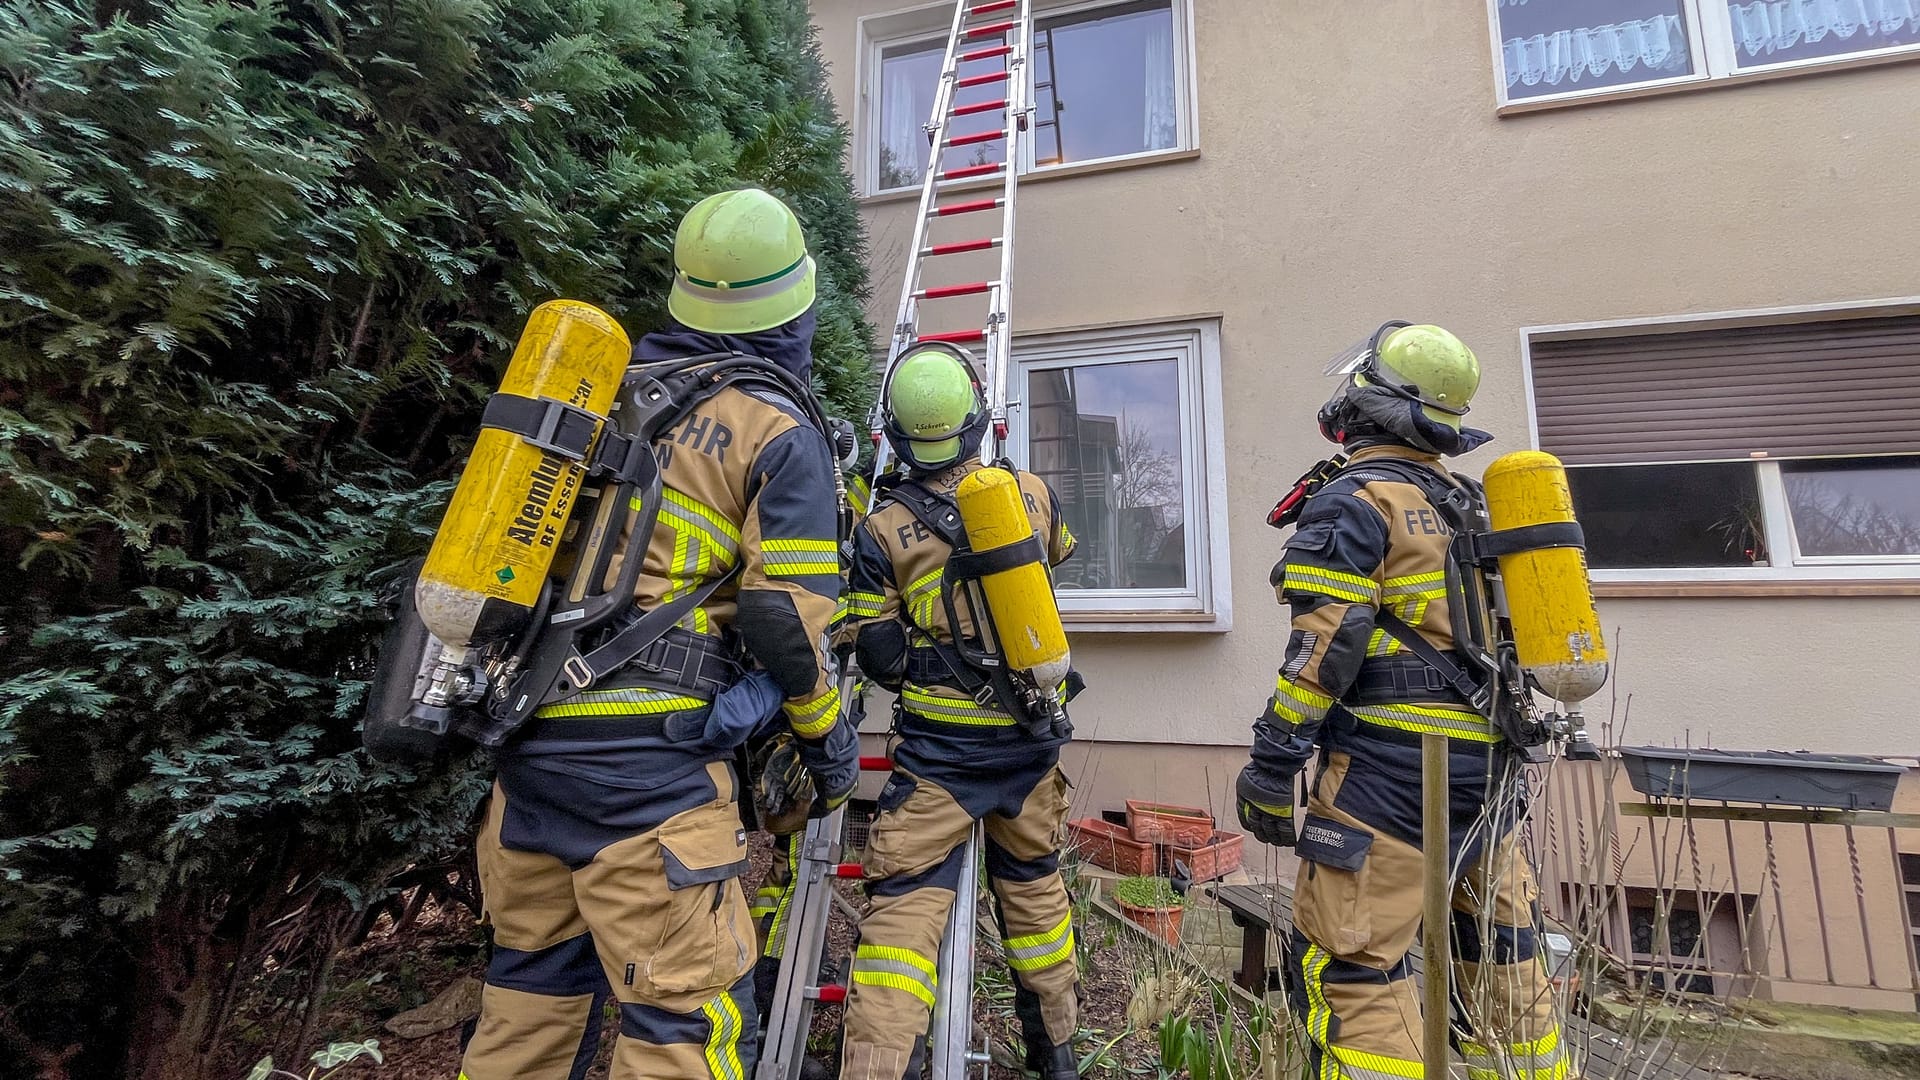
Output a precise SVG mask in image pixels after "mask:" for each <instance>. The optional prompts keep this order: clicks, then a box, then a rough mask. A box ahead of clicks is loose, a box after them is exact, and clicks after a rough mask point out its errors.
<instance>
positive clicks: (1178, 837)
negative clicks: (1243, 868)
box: [1069, 799, 1246, 882]
mask: <svg viewBox="0 0 1920 1080" xmlns="http://www.w3.org/2000/svg"><path fill="white" fill-rule="evenodd" d="M1069 829H1070V830H1071V832H1072V843H1073V847H1074V850H1076V851H1078V852H1079V853H1080V855H1081V857H1082V858H1084V859H1086V860H1087V861H1089V862H1091V863H1093V865H1095V866H1099V867H1103V868H1105V869H1107V870H1112V871H1114V872H1115V873H1119V874H1126V875H1136V874H1137V875H1141V876H1147V877H1152V876H1167V875H1170V874H1171V873H1172V872H1173V864H1174V863H1175V862H1176V861H1178V862H1180V863H1183V864H1184V865H1185V866H1186V867H1187V872H1188V874H1189V875H1191V877H1192V879H1193V880H1194V881H1195V882H1201V881H1214V880H1217V879H1219V878H1223V877H1226V876H1227V875H1228V874H1230V873H1232V872H1233V871H1235V870H1237V869H1239V868H1240V862H1241V859H1242V857H1243V848H1242V845H1243V844H1244V843H1245V842H1246V838H1245V837H1243V836H1241V835H1240V834H1239V833H1232V832H1222V831H1220V830H1218V829H1216V828H1214V820H1213V815H1212V814H1209V813H1208V812H1207V811H1206V810H1204V809H1202V808H1200V807H1197V806H1175V805H1172V804H1169V803H1152V802H1142V801H1139V800H1136V799H1128V800H1127V812H1126V824H1125V825H1124V826H1123V825H1120V824H1117V823H1115V822H1111V821H1103V820H1101V819H1099V818H1082V819H1080V820H1079V821H1075V822H1073V823H1072V824H1071V825H1070V826H1069Z"/></svg>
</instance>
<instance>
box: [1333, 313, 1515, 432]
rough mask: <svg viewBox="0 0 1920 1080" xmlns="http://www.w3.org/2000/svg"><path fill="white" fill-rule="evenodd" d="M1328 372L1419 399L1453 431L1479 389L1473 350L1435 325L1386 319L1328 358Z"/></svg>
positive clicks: (1437, 420)
mask: <svg viewBox="0 0 1920 1080" xmlns="http://www.w3.org/2000/svg"><path fill="white" fill-rule="evenodd" d="M1327 374H1329V375H1348V376H1351V377H1352V385H1353V386H1355V387H1367V386H1377V387H1380V388H1381V389H1383V390H1385V391H1387V392H1389V393H1391V394H1394V395H1396V396H1398V397H1402V398H1406V399H1408V400H1410V401H1416V402H1419V404H1420V411H1421V412H1423V413H1425V414H1426V415H1427V417H1428V418H1429V419H1431V420H1433V421H1434V422H1435V423H1439V424H1445V425H1446V426H1447V427H1450V428H1452V429H1453V430H1455V431H1459V430H1460V418H1461V417H1462V416H1465V415H1466V413H1467V408H1468V406H1469V404H1470V403H1471V402H1472V401H1473V395H1474V393H1475V391H1477V390H1479V389H1480V360H1479V358H1478V357H1476V356H1474V355H1473V350H1472V349H1469V348H1467V343H1466V342H1464V341H1461V340H1460V339H1459V338H1457V337H1455V336H1454V335H1453V334H1452V333H1451V332H1449V331H1447V330H1445V329H1442V328H1441V327H1438V326H1433V325H1431V324H1422V325H1414V324H1412V323H1404V322H1390V323H1387V324H1385V325H1383V326H1381V327H1380V329H1378V330H1376V331H1374V333H1373V336H1371V337H1369V338H1367V339H1366V340H1365V341H1361V342H1358V343H1356V344H1355V345H1354V346H1353V347H1351V348H1349V349H1347V350H1346V351H1345V352H1342V353H1341V354H1340V355H1338V356H1336V357H1334V358H1333V359H1332V360H1331V361H1329V362H1328V364H1327Z"/></svg>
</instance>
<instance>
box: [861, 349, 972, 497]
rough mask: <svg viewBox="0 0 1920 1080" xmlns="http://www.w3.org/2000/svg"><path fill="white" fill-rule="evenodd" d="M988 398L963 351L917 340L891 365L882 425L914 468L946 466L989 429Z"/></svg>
mask: <svg viewBox="0 0 1920 1080" xmlns="http://www.w3.org/2000/svg"><path fill="white" fill-rule="evenodd" d="M986 414H987V409H986V402H985V400H984V399H983V398H982V397H981V394H980V384H979V382H978V381H977V380H976V379H975V378H974V375H973V364H972V361H971V358H970V357H968V356H967V354H966V352H965V350H963V349H961V348H960V347H959V346H957V345H950V344H947V343H946V342H941V341H926V342H919V343H917V344H915V345H913V346H911V347H910V348H908V349H907V351H906V352H905V353H903V354H902V355H901V357H900V362H899V363H897V364H895V365H894V367H893V374H892V375H890V376H889V377H888V378H887V385H886V387H885V389H883V390H882V391H881V426H882V430H884V431H885V432H886V434H887V441H888V442H890V443H891V444H893V452H894V453H896V454H898V455H900V460H902V461H904V462H906V463H907V465H908V466H909V467H910V468H913V469H917V470H920V471H927V470H932V469H940V468H945V467H946V466H948V465H951V464H953V463H954V462H956V461H958V460H960V458H961V456H962V455H964V454H966V453H967V452H968V451H970V450H972V449H973V448H974V446H975V445H977V444H978V443H979V441H980V436H981V435H984V434H985V433H986V423H987V415H986Z"/></svg>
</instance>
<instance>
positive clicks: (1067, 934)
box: [1006, 912, 1073, 971]
mask: <svg viewBox="0 0 1920 1080" xmlns="http://www.w3.org/2000/svg"><path fill="white" fill-rule="evenodd" d="M1006 945H1007V966H1008V967H1010V968H1012V969H1013V970H1015V971H1039V970H1040V969H1041V968H1047V967H1052V966H1053V965H1055V964H1057V963H1059V962H1060V961H1062V960H1065V959H1066V958H1067V957H1069V956H1072V955H1073V913H1072V912H1068V913H1067V916H1066V917H1065V918H1063V919H1061V920H1060V925H1058V926H1056V927H1054V928H1053V929H1051V930H1047V931H1044V932H1042V933H1038V934H1028V935H1026V936H1024V937H1014V938H1008V939H1007V942H1006Z"/></svg>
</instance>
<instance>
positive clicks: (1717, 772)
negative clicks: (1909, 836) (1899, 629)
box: [1620, 746, 1907, 810]
mask: <svg viewBox="0 0 1920 1080" xmlns="http://www.w3.org/2000/svg"><path fill="white" fill-rule="evenodd" d="M1620 757H1621V759H1622V760H1623V761H1624V762H1625V763H1626V766H1627V779H1628V780H1629V781H1630V782H1632V784H1633V790H1635V791H1637V792H1639V793H1640V794H1642V795H1651V796H1653V797H1655V798H1661V799H1705V800H1713V801H1715V802H1718V801H1722V800H1724V801H1726V802H1743V803H1772V804H1774V805H1779V806H1814V807H1823V808H1828V809H1834V810H1891V809H1893V791H1894V789H1895V788H1896V787H1898V786H1900V776H1901V774H1902V773H1905V772H1906V771H1907V769H1906V766H1904V765H1893V764H1889V763H1887V762H1885V761H1882V760H1880V759H1879V758H1873V757H1854V756H1851V755H1847V754H1808V753H1789V752H1787V751H1784V750H1749V751H1738V750H1676V749H1673V748H1670V747H1664V746H1623V747H1621V748H1620Z"/></svg>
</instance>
